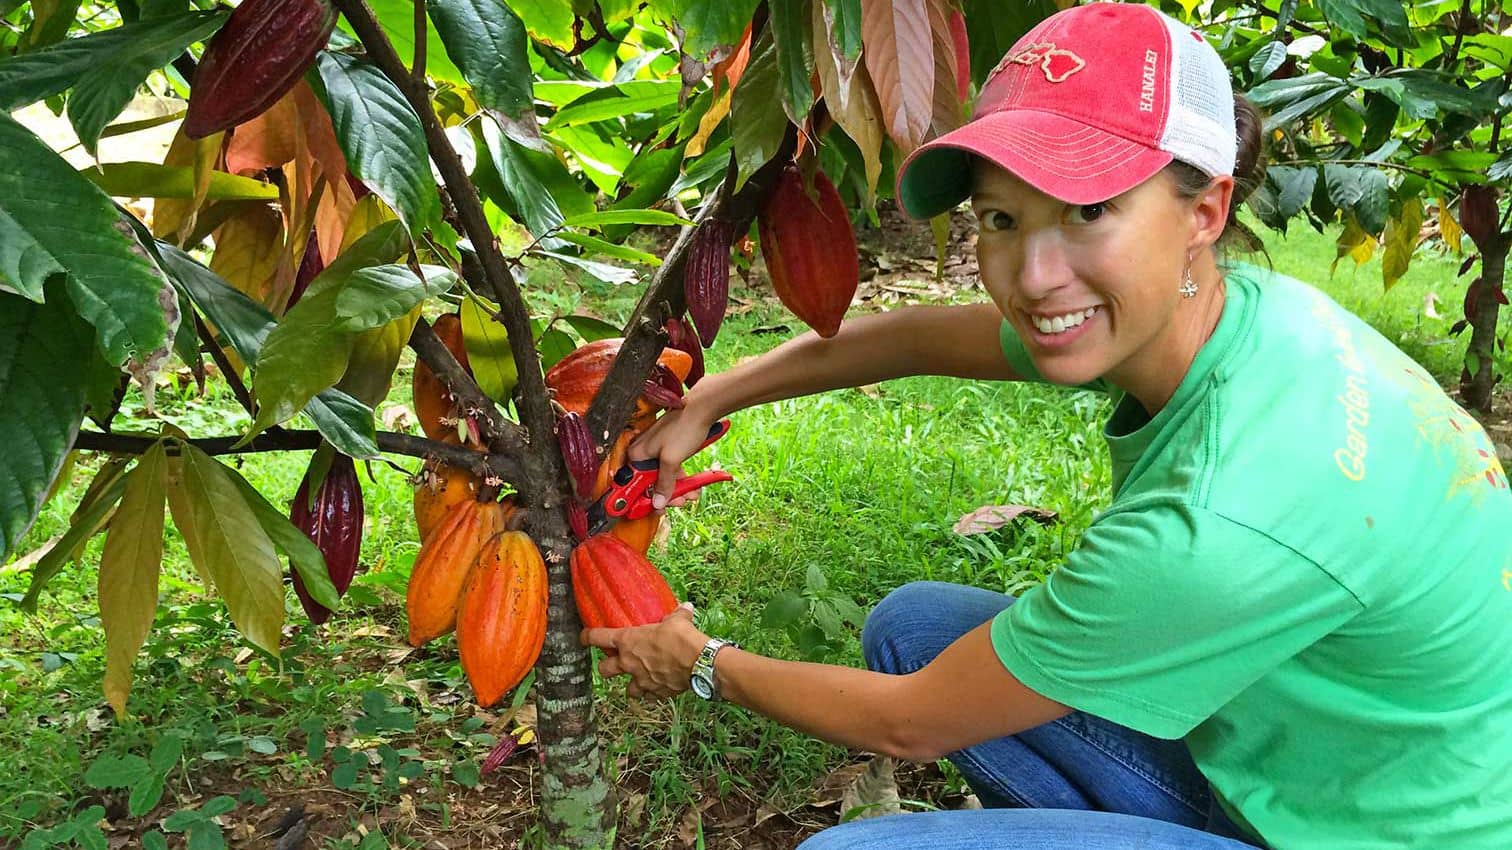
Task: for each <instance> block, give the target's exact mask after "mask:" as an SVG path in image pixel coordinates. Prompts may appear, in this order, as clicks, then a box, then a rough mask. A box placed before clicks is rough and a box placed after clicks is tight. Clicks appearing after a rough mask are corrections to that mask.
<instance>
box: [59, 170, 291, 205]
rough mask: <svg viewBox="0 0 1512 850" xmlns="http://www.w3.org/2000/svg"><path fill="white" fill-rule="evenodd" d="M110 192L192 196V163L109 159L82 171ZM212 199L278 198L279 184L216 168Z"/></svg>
mask: <svg viewBox="0 0 1512 850" xmlns="http://www.w3.org/2000/svg"><path fill="white" fill-rule="evenodd" d="M79 173H80V174H82V175H83V176H84V177H85V178H86V179H88V180H89V182H91V183H93V184H95V185H96V186H99V187H100V189H101V190H102V191H104V192H105V194H107V195H112V196H114V197H117V198H192V197H194V168H193V167H192V166H187V165H184V166H177V165H159V164H157V163H155V162H108V163H101V164H100V166H99V167H98V168H85V169H83V170H81V171H80V172H79ZM205 197H206V199H208V200H212V201H259V200H261V201H276V200H278V187H277V186H274V185H273V184H271V183H264V182H262V181H261V180H253V179H252V178H250V177H242V176H240V175H236V174H227V173H226V172H224V171H214V172H211V174H210V191H209V193H208V194H206V195H205Z"/></svg>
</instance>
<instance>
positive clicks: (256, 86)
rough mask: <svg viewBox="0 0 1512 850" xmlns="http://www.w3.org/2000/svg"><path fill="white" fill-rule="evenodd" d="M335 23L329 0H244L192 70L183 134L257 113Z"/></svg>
mask: <svg viewBox="0 0 1512 850" xmlns="http://www.w3.org/2000/svg"><path fill="white" fill-rule="evenodd" d="M335 27H336V10H335V8H333V7H332V6H331V4H330V2H329V0H245V2H243V3H242V4H241V5H240V6H237V7H236V10H235V11H233V12H232V13H231V17H230V18H228V19H227V20H226V24H225V26H223V27H221V28H220V30H219V31H218V32H216V34H215V35H214V36H212V37H211V38H210V42H209V43H208V44H206V45H205V54H204V55H203V56H201V57H200V61H199V65H197V66H196V67H195V69H194V81H193V84H192V85H191V86H190V88H189V111H188V114H187V115H185V116H184V135H186V136H188V137H189V138H191V139H202V138H204V137H205V136H208V135H211V134H212V133H219V132H220V131H222V130H229V129H231V128H232V127H235V126H236V125H237V124H241V123H242V122H244V121H248V120H250V119H252V118H256V117H257V116H258V115H261V114H262V113H263V112H264V111H266V110H267V109H268V107H270V106H272V105H273V104H274V103H277V102H278V99H279V98H281V97H283V96H284V95H285V94H287V93H288V91H289V89H291V88H293V87H294V84H295V83H297V82H299V80H300V78H301V77H303V76H304V73H305V71H307V70H309V67H310V65H312V64H314V62H315V56H316V54H318V53H319V52H320V49H321V48H322V47H325V44H326V41H327V40H328V39H329V38H330V37H331V30H332V29H335Z"/></svg>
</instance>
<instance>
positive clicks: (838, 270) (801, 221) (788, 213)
mask: <svg viewBox="0 0 1512 850" xmlns="http://www.w3.org/2000/svg"><path fill="white" fill-rule="evenodd" d="M814 191H815V194H817V195H818V202H817V203H815V201H814V199H813V198H810V197H809V196H808V193H806V192H805V191H804V187H803V175H802V174H801V173H800V172H799V171H798V169H797V168H796V167H794V166H788V167H787V168H786V169H784V170H783V172H782V175H781V176H780V177H779V178H778V179H777V185H776V186H775V187H773V189H772V193H771V194H770V195H769V196H767V200H766V203H765V204H764V205H763V206H762V208H761V213H760V215H758V216H757V219H756V223H757V226H758V229H759V231H760V233H761V256H762V258H763V259H765V260H766V266H767V273H768V274H770V275H771V278H772V288H773V289H774V290H776V291H777V298H778V299H779V300H781V301H782V303H783V306H785V307H787V308H788V310H789V311H791V312H792V314H793V315H795V316H797V317H798V318H799V319H802V320H803V322H804V323H805V324H807V325H808V326H809V327H811V328H813V329H814V331H815V332H816V333H818V334H819V335H820V336H822V337H832V336H834V335H835V334H836V333H838V332H839V331H840V320H841V319H842V318H843V317H844V316H845V310H846V308H847V307H849V306H850V303H851V299H852V298H854V297H855V296H856V287H857V286H858V285H860V283H861V262H860V257H859V256H858V255H857V253H856V237H855V234H854V233H852V232H851V223H850V218H849V216H847V215H846V212H845V203H844V202H843V201H841V200H840V193H839V192H837V191H835V184H833V183H831V182H830V180H829V178H828V177H825V176H824V173H823V172H821V171H816V172H814Z"/></svg>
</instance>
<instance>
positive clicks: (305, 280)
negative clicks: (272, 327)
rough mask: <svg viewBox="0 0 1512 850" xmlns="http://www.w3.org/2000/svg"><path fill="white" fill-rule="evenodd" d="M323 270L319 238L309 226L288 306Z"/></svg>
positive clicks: (296, 299) (300, 296) (293, 302)
mask: <svg viewBox="0 0 1512 850" xmlns="http://www.w3.org/2000/svg"><path fill="white" fill-rule="evenodd" d="M323 271H325V261H324V260H322V259H321V258H320V240H318V239H316V238H315V228H313V227H312V228H310V238H309V239H308V240H306V241H305V249H304V257H303V258H301V259H300V261H299V272H298V273H297V274H295V275H294V291H293V292H291V293H289V306H288V307H285V308H284V309H285V310H287V309H289V307H293V306H294V305H295V304H298V303H299V299H300V298H302V297H304V293H305V290H306V289H309V288H310V281H312V280H314V279H315V278H316V277H318V276H319V275H320V273H321V272H323Z"/></svg>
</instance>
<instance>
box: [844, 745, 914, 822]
mask: <svg viewBox="0 0 1512 850" xmlns="http://www.w3.org/2000/svg"><path fill="white" fill-rule="evenodd" d="M863 768H864V769H863V770H862V771H861V773H860V774H859V775H858V776H857V777H856V781H855V782H852V783H851V784H850V785H849V786H848V787H847V788H846V789H845V793H844V794H842V795H841V797H840V817H841V818H842V819H850V820H863V819H865V818H874V817H880V816H882V815H896V814H899V813H900V812H902V811H903V808H902V806H901V805H900V804H899V801H898V781H897V778H896V777H895V776H894V774H893V768H894V762H893V760H892V759H891V758H889V757H887V756H872V758H871V761H869V762H867V763H866V764H865V765H863ZM858 810H859V811H858Z"/></svg>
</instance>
